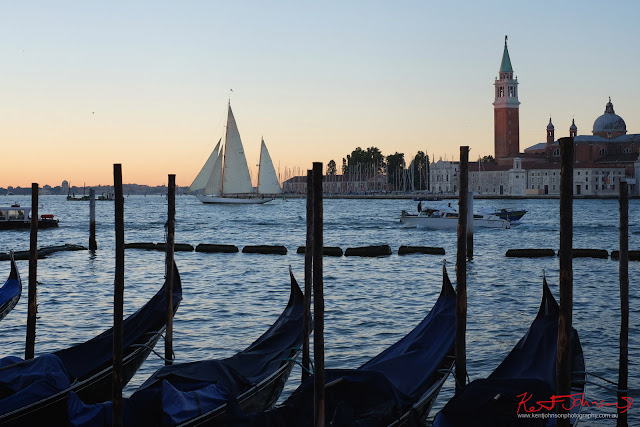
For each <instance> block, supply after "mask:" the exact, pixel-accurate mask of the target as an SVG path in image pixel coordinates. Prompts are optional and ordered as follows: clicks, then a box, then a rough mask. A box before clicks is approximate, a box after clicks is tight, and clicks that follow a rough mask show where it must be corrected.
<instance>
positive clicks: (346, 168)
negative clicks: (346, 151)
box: [342, 156, 349, 175]
mask: <svg viewBox="0 0 640 427" xmlns="http://www.w3.org/2000/svg"><path fill="white" fill-rule="evenodd" d="M347 157H349V156H347ZM347 173H349V165H348V164H347V159H346V158H344V157H343V158H342V175H346V174H347Z"/></svg>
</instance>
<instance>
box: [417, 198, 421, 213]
mask: <svg viewBox="0 0 640 427" xmlns="http://www.w3.org/2000/svg"><path fill="white" fill-rule="evenodd" d="M420 212H422V201H419V202H418V213H420Z"/></svg>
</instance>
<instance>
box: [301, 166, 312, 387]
mask: <svg viewBox="0 0 640 427" xmlns="http://www.w3.org/2000/svg"><path fill="white" fill-rule="evenodd" d="M312 262H313V171H312V170H311V169H309V170H307V241H306V246H305V250H304V318H303V321H302V335H303V341H302V381H304V380H305V379H306V378H307V377H308V376H309V375H310V374H309V372H310V371H311V369H310V368H311V366H310V365H311V364H310V363H309V361H310V355H309V354H310V349H309V334H310V332H311V283H312V280H313V274H312V273H311V271H312Z"/></svg>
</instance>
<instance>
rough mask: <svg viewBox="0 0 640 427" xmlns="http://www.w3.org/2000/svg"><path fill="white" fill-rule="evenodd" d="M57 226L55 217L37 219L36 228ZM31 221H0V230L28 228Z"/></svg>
mask: <svg viewBox="0 0 640 427" xmlns="http://www.w3.org/2000/svg"><path fill="white" fill-rule="evenodd" d="M53 227H58V220H57V219H40V220H38V229H42V228H53ZM30 228H31V221H0V230H28V229H30Z"/></svg>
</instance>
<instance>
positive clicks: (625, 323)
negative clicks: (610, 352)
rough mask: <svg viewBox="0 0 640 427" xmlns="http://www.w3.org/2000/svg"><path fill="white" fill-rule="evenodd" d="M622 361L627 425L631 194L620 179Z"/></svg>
mask: <svg viewBox="0 0 640 427" xmlns="http://www.w3.org/2000/svg"><path fill="white" fill-rule="evenodd" d="M619 268H620V270H619V271H620V316H621V321H620V362H619V366H618V420H617V426H618V427H623V426H624V427H626V426H627V425H629V424H628V421H627V412H621V411H622V409H621V408H624V407H626V406H628V405H627V402H626V401H625V400H624V398H625V397H627V395H628V394H629V392H628V390H627V389H628V383H627V379H628V376H629V194H628V190H627V183H626V182H624V181H620V266H619Z"/></svg>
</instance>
